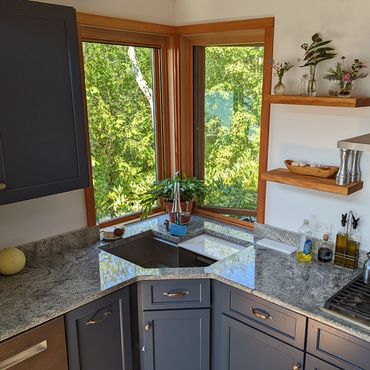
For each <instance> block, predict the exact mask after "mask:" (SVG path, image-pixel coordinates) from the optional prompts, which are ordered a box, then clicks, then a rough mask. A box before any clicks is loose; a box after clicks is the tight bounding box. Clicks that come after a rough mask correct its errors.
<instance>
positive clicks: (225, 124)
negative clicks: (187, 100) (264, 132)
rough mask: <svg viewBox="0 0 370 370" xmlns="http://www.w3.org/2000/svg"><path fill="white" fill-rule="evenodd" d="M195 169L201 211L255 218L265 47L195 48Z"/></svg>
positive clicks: (250, 220) (247, 219) (234, 216)
mask: <svg viewBox="0 0 370 370" xmlns="http://www.w3.org/2000/svg"><path fill="white" fill-rule="evenodd" d="M193 55H194V71H195V73H194V83H193V86H194V92H193V97H194V139H195V144H194V149H195V154H194V171H195V173H196V175H197V176H198V177H200V178H202V179H204V181H205V184H206V186H207V187H208V191H207V195H206V199H205V205H204V209H206V210H208V211H212V212H215V213H218V214H222V215H226V216H230V217H233V218H237V219H240V220H245V221H248V222H254V221H255V220H256V215H257V198H258V177H259V156H260V150H261V148H260V130H261V109H262V97H263V93H262V85H263V61H264V48H263V46H261V45H257V46H255V45H251V46H249V45H242V46H240V45H238V46H194V51H193Z"/></svg>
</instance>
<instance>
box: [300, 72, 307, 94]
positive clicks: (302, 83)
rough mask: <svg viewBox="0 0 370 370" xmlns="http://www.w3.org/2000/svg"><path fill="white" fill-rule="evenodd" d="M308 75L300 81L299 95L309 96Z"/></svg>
mask: <svg viewBox="0 0 370 370" xmlns="http://www.w3.org/2000/svg"><path fill="white" fill-rule="evenodd" d="M307 89H308V74H304V75H303V76H302V77H301V78H300V80H299V90H298V95H303V96H304V95H308V93H307Z"/></svg>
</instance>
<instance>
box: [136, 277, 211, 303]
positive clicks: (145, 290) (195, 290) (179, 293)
mask: <svg viewBox="0 0 370 370" xmlns="http://www.w3.org/2000/svg"><path fill="white" fill-rule="evenodd" d="M138 294H139V303H140V306H141V308H142V309H143V310H158V309H172V308H201V307H209V306H210V282H209V280H163V281H143V282H141V283H139V290H138Z"/></svg>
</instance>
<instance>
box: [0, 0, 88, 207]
mask: <svg viewBox="0 0 370 370" xmlns="http://www.w3.org/2000/svg"><path fill="white" fill-rule="evenodd" d="M0 45H1V48H0V71H1V89H0V102H1V104H0V117H1V119H0V204H5V203H12V202H17V201H21V200H25V199H31V198H36V197H41V196H45V195H50V194H55V193H61V192H65V191H69V190H73V189H78V188H83V187H87V186H88V185H89V176H88V159H87V158H88V157H87V146H86V130H85V113H84V103H83V94H82V83H81V68H80V53H79V42H78V34H77V24H76V14H75V10H74V9H73V8H70V7H64V6H58V5H49V4H42V3H36V2H32V1H22V0H0Z"/></svg>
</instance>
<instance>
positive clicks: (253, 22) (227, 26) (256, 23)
mask: <svg viewBox="0 0 370 370" xmlns="http://www.w3.org/2000/svg"><path fill="white" fill-rule="evenodd" d="M274 22H275V18H273V17H269V18H257V19H248V20H240V21H227V22H214V23H203V24H194V25H188V26H179V27H176V33H177V34H179V35H182V36H186V35H196V34H202V33H224V32H229V31H243V30H251V29H252V30H253V29H265V28H272V27H274Z"/></svg>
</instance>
